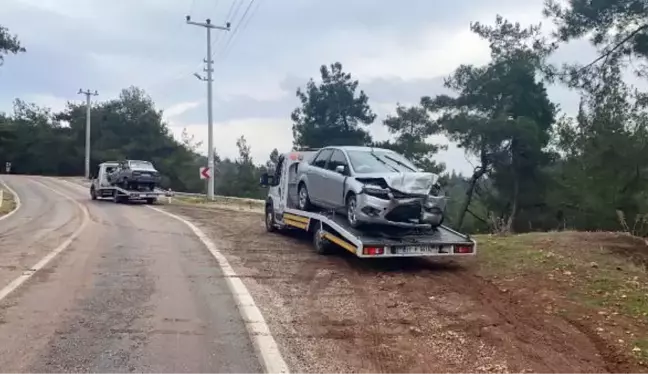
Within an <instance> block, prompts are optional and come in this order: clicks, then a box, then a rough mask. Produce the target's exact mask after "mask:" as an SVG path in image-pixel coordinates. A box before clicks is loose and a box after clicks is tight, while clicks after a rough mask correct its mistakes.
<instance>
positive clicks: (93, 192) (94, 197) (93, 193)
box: [90, 187, 97, 200]
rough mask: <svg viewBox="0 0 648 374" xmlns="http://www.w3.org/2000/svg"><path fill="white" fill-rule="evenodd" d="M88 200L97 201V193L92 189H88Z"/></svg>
mask: <svg viewBox="0 0 648 374" xmlns="http://www.w3.org/2000/svg"><path fill="white" fill-rule="evenodd" d="M90 198H91V199H92V200H97V191H95V189H94V187H90Z"/></svg>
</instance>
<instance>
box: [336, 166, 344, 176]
mask: <svg viewBox="0 0 648 374" xmlns="http://www.w3.org/2000/svg"><path fill="white" fill-rule="evenodd" d="M345 170H346V168H345V167H344V165H338V166H336V167H335V172H336V173H340V174H344V171H345Z"/></svg>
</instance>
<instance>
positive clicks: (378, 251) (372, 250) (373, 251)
mask: <svg viewBox="0 0 648 374" xmlns="http://www.w3.org/2000/svg"><path fill="white" fill-rule="evenodd" d="M384 253H385V247H364V248H362V254H363V255H369V256H375V255H382V254H384Z"/></svg>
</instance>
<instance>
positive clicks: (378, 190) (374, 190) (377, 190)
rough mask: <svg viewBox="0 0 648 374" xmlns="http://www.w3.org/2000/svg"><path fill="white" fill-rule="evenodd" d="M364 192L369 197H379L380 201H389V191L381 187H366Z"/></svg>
mask: <svg viewBox="0 0 648 374" xmlns="http://www.w3.org/2000/svg"><path fill="white" fill-rule="evenodd" d="M362 192H363V193H366V194H367V195H369V196H373V197H377V198H380V199H389V190H386V189H384V188H382V187H379V186H371V185H369V186H364V187H362Z"/></svg>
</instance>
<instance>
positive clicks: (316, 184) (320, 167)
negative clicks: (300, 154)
mask: <svg viewBox="0 0 648 374" xmlns="http://www.w3.org/2000/svg"><path fill="white" fill-rule="evenodd" d="M331 154H333V150H332V149H330V148H325V149H322V150H321V151H320V152H319V154H317V155H316V156H315V158H314V159H313V162H311V164H310V166H309V168H308V172H307V173H308V174H307V176H308V185H307V186H306V187H308V195H309V198H310V200H311V201H312V202H313V203H315V204H318V203H319V204H326V199H325V197H324V196H325V194H326V191H325V189H324V187H323V186H322V183H324V177H325V175H326V173H327V170H326V164H327V163H328V160H329V158H331Z"/></svg>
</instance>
